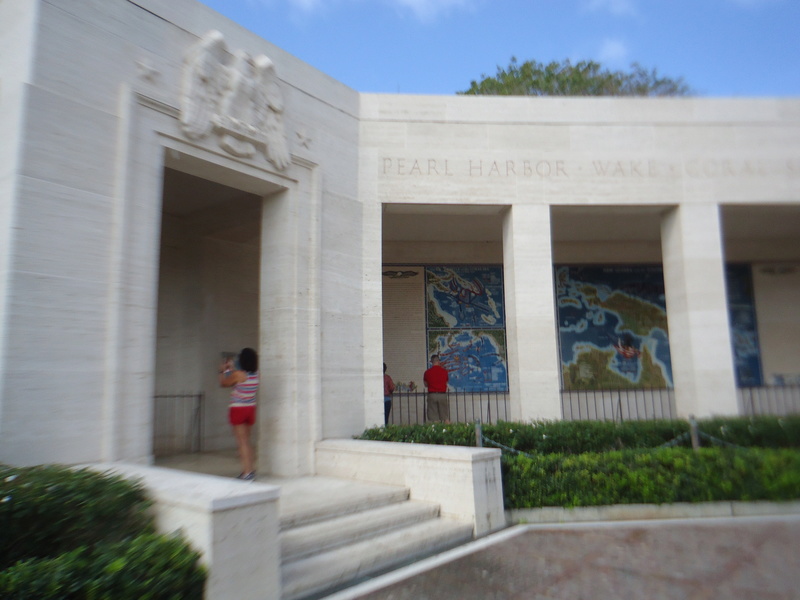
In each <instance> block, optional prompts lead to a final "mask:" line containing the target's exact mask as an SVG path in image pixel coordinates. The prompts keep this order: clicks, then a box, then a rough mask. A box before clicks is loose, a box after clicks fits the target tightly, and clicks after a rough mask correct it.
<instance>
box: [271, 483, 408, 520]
mask: <svg viewBox="0 0 800 600" xmlns="http://www.w3.org/2000/svg"><path fill="white" fill-rule="evenodd" d="M406 500H408V489H406V488H403V487H398V486H391V485H382V484H377V483H362V482H356V481H349V480H343V479H334V478H326V477H307V478H300V479H297V480H294V481H292V482H291V483H290V484H288V485H284V486H282V487H281V499H280V528H281V531H287V530H290V529H292V528H294V527H301V526H304V525H309V524H311V523H319V522H322V521H326V520H328V519H333V518H336V517H341V516H344V515H348V514H352V513H357V512H359V511H363V510H371V509H374V508H379V507H381V506H386V505H389V504H394V503H397V502H404V501H406Z"/></svg>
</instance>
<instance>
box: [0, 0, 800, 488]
mask: <svg viewBox="0 0 800 600" xmlns="http://www.w3.org/2000/svg"><path fill="white" fill-rule="evenodd" d="M0 48H1V49H2V52H0V107H2V110H0V132H2V144H1V145H0V157H2V159H3V160H2V161H0V340H1V341H2V346H1V347H0V461H2V462H6V463H10V464H18V465H26V464H38V463H45V462H63V463H68V464H81V463H91V462H130V463H141V464H150V463H151V462H152V461H153V455H154V428H155V422H156V420H157V419H156V416H157V397H161V396H173V397H174V396H180V395H197V397H199V398H202V412H201V413H200V414H199V417H198V418H199V419H200V420H199V421H198V423H199V424H197V426H198V427H199V428H200V432H201V438H202V444H203V448H204V449H207V450H214V449H222V448H226V447H232V444H233V439H232V437H231V436H230V432H229V428H228V424H227V421H226V408H227V407H226V398H227V392H226V391H225V390H220V389H219V387H218V384H217V366H218V364H219V361H220V357H221V355H222V353H225V352H231V351H233V352H235V351H238V350H239V349H240V348H242V347H245V346H252V347H254V348H256V349H258V351H259V354H260V357H261V365H262V368H261V373H262V387H261V394H260V400H259V401H260V409H259V438H260V442H259V461H260V467H259V469H260V471H263V472H265V473H272V474H275V475H285V476H297V475H304V474H311V473H314V472H315V444H317V443H318V442H320V441H322V440H329V439H340V438H350V437H352V436H353V435H357V434H359V433H360V432H362V431H363V430H364V429H365V428H367V427H371V426H374V425H377V424H382V423H383V403H382V398H381V393H380V385H381V377H382V372H383V371H382V363H383V362H386V363H387V364H388V365H389V373H390V374H391V375H392V376H393V377H394V379H395V381H397V382H398V383H399V384H400V391H401V392H408V393H409V394H411V393H414V392H415V390H416V391H421V382H422V373H423V372H424V371H425V369H426V368H427V367H428V365H429V357H430V355H431V354H434V353H437V354H439V355H441V356H442V358H443V365H444V366H445V367H446V368H448V370H449V371H450V372H451V389H452V390H453V391H454V392H463V393H465V394H482V393H486V394H487V395H488V394H495V395H498V394H499V395H502V396H503V402H504V403H505V404H504V407H505V409H504V410H506V411H507V412H506V413H505V416H506V417H507V418H508V419H509V420H523V421H529V420H532V419H561V418H575V417H574V415H573V412H572V411H573V410H582V409H581V403H582V402H584V400H585V399H586V397H587V394H592V395H593V398H595V402H596V399H597V398H598V397H599V398H600V399H601V400H600V401H601V404H602V403H604V402H606V401H611V402H613V398H614V394H615V393H617V394H618V393H619V391H620V390H634V391H637V393H638V392H639V391H641V392H642V394H643V395H642V396H641V398H640V397H638V396H636V397H635V399H634V404H636V403H639V404H647V402H649V400H647V398H648V397H649V396H647V394H652V393H654V392H653V390H658V391H659V394H660V393H662V392H663V393H664V394H665V397H666V404H660V405H659V406H661V407H662V408H661V409H659V410H666V411H667V414H669V415H672V416H674V417H687V416H688V415H695V416H698V417H705V416H710V415H735V414H750V411H753V410H754V407H753V404H752V402H751V401H750V400H748V398H751V396H748V395H747V394H746V393H745V390H754V389H755V390H763V389H772V388H773V387H775V386H778V387H780V386H782V387H783V388H786V389H789V390H794V393H796V390H797V384H800V342H798V340H800V311H798V310H797V307H798V306H800V243H798V241H799V240H800V100H799V99H744V98H743V99H720V98H692V97H690V98H659V99H653V98H534V97H488V96H484V97H467V96H457V95H452V96H411V95H395V94H386V95H383V94H365V93H360V92H359V91H358V90H353V89H350V88H348V87H347V86H345V85H343V84H342V83H340V82H338V81H335V80H334V79H332V78H331V77H329V76H327V75H325V74H324V73H321V72H319V71H317V70H315V69H313V68H312V67H310V66H309V65H307V64H304V63H303V62H301V61H300V60H298V59H297V58H295V57H293V56H291V55H290V54H288V53H286V52H285V51H283V50H282V49H280V48H278V47H276V46H274V45H272V44H271V43H270V42H269V41H268V40H264V39H261V38H260V37H258V36H256V35H255V34H253V33H251V32H249V31H247V30H246V29H244V28H242V27H241V26H239V25H236V24H234V23H232V22H231V21H228V20H226V19H225V18H223V17H221V16H220V15H218V14H216V13H215V12H213V11H212V10H210V9H209V8H207V7H205V6H203V5H201V4H199V3H197V2H195V1H194V0H107V1H105V2H102V3H97V2H90V1H88V0H36V1H31V0H3V1H2V2H0ZM415 382H416V383H415ZM645 392H646V393H645ZM748 393H749V392H748ZM598 395H599V396H598ZM664 406H666V407H667V408H666V409H665V408H663V407H664ZM612 408H613V407H612ZM481 410H482V409H481ZM592 410H594V409H592ZM581 414H582V415H583V416H587V415H586V414H584V413H581ZM473 416H474V415H473ZM594 416H595V417H596V416H597V415H594ZM588 417H589V418H592V417H593V415H588Z"/></svg>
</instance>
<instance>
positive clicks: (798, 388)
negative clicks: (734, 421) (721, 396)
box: [738, 385, 800, 416]
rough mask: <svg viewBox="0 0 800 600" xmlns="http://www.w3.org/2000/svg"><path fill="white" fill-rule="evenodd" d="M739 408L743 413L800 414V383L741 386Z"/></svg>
mask: <svg viewBox="0 0 800 600" xmlns="http://www.w3.org/2000/svg"><path fill="white" fill-rule="evenodd" d="M738 392H739V408H740V410H741V413H742V414H743V415H747V416H762V415H775V416H782V415H796V414H800V385H766V386H761V387H744V388H739V390H738Z"/></svg>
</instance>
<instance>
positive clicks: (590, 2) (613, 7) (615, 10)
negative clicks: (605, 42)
mask: <svg viewBox="0 0 800 600" xmlns="http://www.w3.org/2000/svg"><path fill="white" fill-rule="evenodd" d="M745 1H747V0H745ZM751 1H752V0H751ZM584 8H585V9H586V10H588V11H590V12H608V13H611V14H612V15H615V16H617V17H635V16H636V15H638V14H639V10H638V7H637V6H636V0H586V1H585V2H584Z"/></svg>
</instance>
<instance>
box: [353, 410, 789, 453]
mask: <svg viewBox="0 0 800 600" xmlns="http://www.w3.org/2000/svg"><path fill="white" fill-rule="evenodd" d="M698 426H699V429H700V431H702V432H703V433H706V434H708V435H710V436H712V437H714V438H717V439H719V440H720V441H722V442H726V443H729V444H735V445H737V446H742V447H757V448H800V415H793V416H786V417H729V418H717V419H704V420H699V421H698ZM688 433H689V423H688V422H687V421H677V420H675V421H669V420H658V421H626V422H624V423H615V422H613V421H535V422H532V423H512V422H500V423H497V424H495V425H491V424H486V425H483V436H484V437H485V438H488V439H489V440H491V441H493V442H496V443H498V444H501V445H503V446H506V447H508V448H512V449H514V450H517V451H520V452H525V453H530V454H553V453H558V454H583V453H585V452H612V451H616V450H623V449H646V448H657V447H659V446H662V445H663V444H666V443H668V442H671V441H672V440H675V439H676V438H678V437H680V436H681V435H685V434H688ZM360 439H365V440H379V441H388V442H407V443H417V444H443V445H448V446H449V445H453V446H474V445H475V427H474V425H472V424H470V423H455V424H451V425H443V424H441V423H434V424H429V425H387V426H386V427H376V428H373V429H368V430H366V431H364V433H363V434H362V435H361V436H360ZM485 445H486V446H488V447H491V446H492V444H491V443H488V442H487V443H485ZM681 445H683V446H689V445H690V442H689V440H688V436H687V437H686V439H685V440H684V441H683V442H682V444H681ZM703 445H706V446H708V445H710V443H709V442H708V441H704V442H703Z"/></svg>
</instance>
